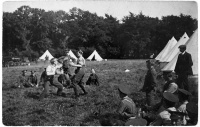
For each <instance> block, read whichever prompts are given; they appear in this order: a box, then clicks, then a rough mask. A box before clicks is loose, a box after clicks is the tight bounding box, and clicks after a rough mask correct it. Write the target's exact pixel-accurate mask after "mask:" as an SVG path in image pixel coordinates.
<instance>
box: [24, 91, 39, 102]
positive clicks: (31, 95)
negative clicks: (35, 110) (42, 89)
mask: <svg viewBox="0 0 200 127" xmlns="http://www.w3.org/2000/svg"><path fill="white" fill-rule="evenodd" d="M24 94H25V97H26V98H33V99H37V100H38V99H39V97H40V93H39V92H25V93H24Z"/></svg>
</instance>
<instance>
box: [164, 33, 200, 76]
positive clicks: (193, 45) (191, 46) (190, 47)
mask: <svg viewBox="0 0 200 127" xmlns="http://www.w3.org/2000/svg"><path fill="white" fill-rule="evenodd" d="M185 45H186V51H187V52H188V53H190V54H191V56H192V61H193V66H192V70H193V74H194V75H198V30H196V31H195V32H194V33H193V35H192V36H191V38H190V39H189V40H188V41H187V42H186V44H185ZM178 55H179V53H177V54H175V57H174V58H173V59H172V60H171V61H170V62H169V63H168V64H167V65H166V66H165V67H164V68H163V69H162V71H166V70H170V71H174V69H175V66H176V62H177V59H178Z"/></svg>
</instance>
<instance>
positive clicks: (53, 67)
mask: <svg viewBox="0 0 200 127" xmlns="http://www.w3.org/2000/svg"><path fill="white" fill-rule="evenodd" d="M50 63H51V64H50V65H48V66H47V68H46V76H45V81H44V90H43V92H42V94H41V96H40V100H42V99H43V98H44V97H46V96H48V94H49V83H50V84H51V85H53V86H55V87H57V88H58V90H57V95H58V96H66V95H65V94H64V93H63V92H62V90H63V85H62V84H61V83H60V82H58V77H57V76H56V75H60V74H63V72H62V71H60V69H59V67H60V66H58V65H57V64H58V61H57V59H56V58H52V59H51V60H50Z"/></svg>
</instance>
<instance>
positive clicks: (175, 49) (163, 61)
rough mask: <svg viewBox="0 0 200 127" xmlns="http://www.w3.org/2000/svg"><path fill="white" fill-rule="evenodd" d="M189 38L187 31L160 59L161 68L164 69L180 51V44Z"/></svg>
mask: <svg viewBox="0 0 200 127" xmlns="http://www.w3.org/2000/svg"><path fill="white" fill-rule="evenodd" d="M188 40H189V37H188V35H187V34H186V33H184V34H183V36H182V37H181V38H180V39H179V41H178V42H177V43H176V45H175V46H174V47H173V48H172V49H171V50H170V52H169V53H168V54H167V55H166V56H165V57H164V58H163V59H161V60H160V68H161V69H162V68H163V67H165V66H166V65H167V64H168V63H169V62H170V61H171V60H172V59H173V58H174V57H175V55H176V54H177V53H178V52H179V48H178V47H179V46H180V45H184V44H185V43H186V42H187V41H188Z"/></svg>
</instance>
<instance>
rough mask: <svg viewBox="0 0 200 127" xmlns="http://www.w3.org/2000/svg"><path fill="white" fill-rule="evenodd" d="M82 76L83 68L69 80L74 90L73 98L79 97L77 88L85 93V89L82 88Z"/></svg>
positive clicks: (83, 73)
mask: <svg viewBox="0 0 200 127" xmlns="http://www.w3.org/2000/svg"><path fill="white" fill-rule="evenodd" d="M84 75H85V68H81V69H80V70H79V71H78V72H77V73H76V75H74V76H73V77H72V78H71V80H72V87H73V89H74V93H75V96H78V95H79V93H78V89H77V86H79V87H80V88H81V89H82V91H83V92H84V93H87V92H86V90H85V88H84V86H83V77H84Z"/></svg>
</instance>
